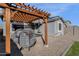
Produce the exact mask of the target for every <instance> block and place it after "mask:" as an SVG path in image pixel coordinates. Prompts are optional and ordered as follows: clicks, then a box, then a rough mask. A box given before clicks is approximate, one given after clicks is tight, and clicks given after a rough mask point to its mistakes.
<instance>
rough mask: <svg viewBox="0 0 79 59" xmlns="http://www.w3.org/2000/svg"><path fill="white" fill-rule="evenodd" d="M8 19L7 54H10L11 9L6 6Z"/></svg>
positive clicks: (6, 17) (6, 18)
mask: <svg viewBox="0 0 79 59" xmlns="http://www.w3.org/2000/svg"><path fill="white" fill-rule="evenodd" d="M5 21H6V45H5V46H6V47H5V48H6V55H9V54H10V9H8V8H5Z"/></svg>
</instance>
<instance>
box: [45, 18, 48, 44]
mask: <svg viewBox="0 0 79 59" xmlns="http://www.w3.org/2000/svg"><path fill="white" fill-rule="evenodd" d="M44 21H45V45H48V23H47V21H48V18H46V19H44Z"/></svg>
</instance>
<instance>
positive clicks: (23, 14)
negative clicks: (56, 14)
mask: <svg viewBox="0 0 79 59" xmlns="http://www.w3.org/2000/svg"><path fill="white" fill-rule="evenodd" d="M0 7H3V8H9V9H11V20H12V21H19V22H32V21H34V20H37V19H40V18H43V19H44V18H48V17H49V15H50V14H49V13H47V12H45V11H41V10H39V9H37V8H34V7H31V6H29V5H26V4H24V3H0ZM4 17H5V15H4Z"/></svg>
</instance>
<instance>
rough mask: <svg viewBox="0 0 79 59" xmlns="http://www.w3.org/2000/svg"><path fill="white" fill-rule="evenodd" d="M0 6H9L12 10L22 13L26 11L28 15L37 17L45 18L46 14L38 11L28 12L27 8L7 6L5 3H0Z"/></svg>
mask: <svg viewBox="0 0 79 59" xmlns="http://www.w3.org/2000/svg"><path fill="white" fill-rule="evenodd" d="M0 6H1V7H4V8H10V9H13V10H17V11H20V12H24V13H28V14H30V15H34V16H37V17H42V18H44V17H45V18H46V16H45V15H44V14H39V13H36V12H30V11H28V10H24V9H22V8H14V7H9V6H8V5H7V4H5V3H0Z"/></svg>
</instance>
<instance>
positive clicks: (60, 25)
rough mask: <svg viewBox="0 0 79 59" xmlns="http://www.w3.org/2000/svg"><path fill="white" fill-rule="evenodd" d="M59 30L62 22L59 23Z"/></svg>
mask: <svg viewBox="0 0 79 59" xmlns="http://www.w3.org/2000/svg"><path fill="white" fill-rule="evenodd" d="M59 31H61V23H59Z"/></svg>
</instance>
